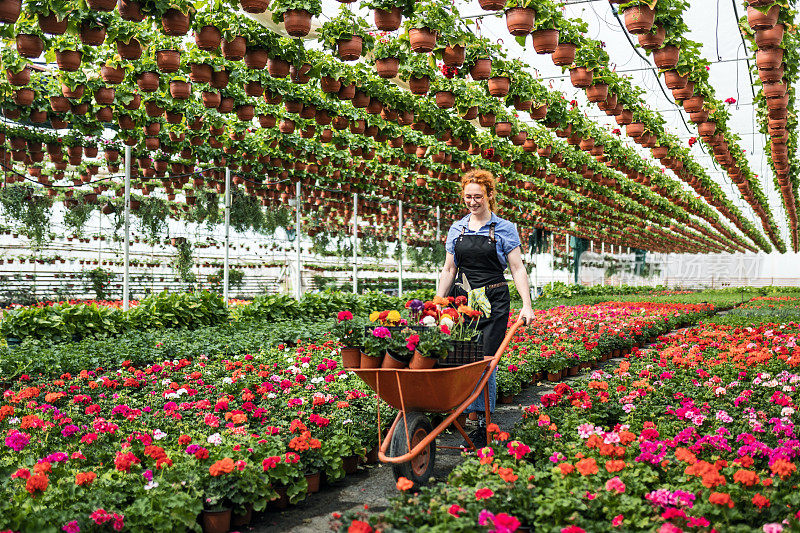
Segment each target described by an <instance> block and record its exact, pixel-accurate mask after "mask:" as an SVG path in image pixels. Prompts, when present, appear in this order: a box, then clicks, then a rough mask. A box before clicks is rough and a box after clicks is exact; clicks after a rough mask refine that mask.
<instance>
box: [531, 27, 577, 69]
mask: <svg viewBox="0 0 800 533" xmlns="http://www.w3.org/2000/svg"><path fill="white" fill-rule="evenodd" d="M532 37H533V48H534V50H536V53H537V54H552V53H553V52H555V51H556V49H557V48H558V30H555V29H541V30H536V31H534V32H533V36H532ZM570 63H572V61H570Z"/></svg>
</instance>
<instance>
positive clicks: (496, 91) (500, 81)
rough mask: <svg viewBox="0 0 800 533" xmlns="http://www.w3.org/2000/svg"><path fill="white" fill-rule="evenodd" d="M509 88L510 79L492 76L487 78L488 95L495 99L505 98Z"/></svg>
mask: <svg viewBox="0 0 800 533" xmlns="http://www.w3.org/2000/svg"><path fill="white" fill-rule="evenodd" d="M510 88H511V79H510V78H507V77H505V76H493V77H491V78H489V94H491V95H492V96H494V97H496V98H502V97H504V96H506V95H507V94H508V91H509V89H510Z"/></svg>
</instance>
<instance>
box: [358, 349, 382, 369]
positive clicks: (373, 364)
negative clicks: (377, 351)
mask: <svg viewBox="0 0 800 533" xmlns="http://www.w3.org/2000/svg"><path fill="white" fill-rule="evenodd" d="M383 359H384V357H370V356H369V355H367V354H365V353H363V352H362V353H361V364H360V365H359V367H360V368H381V365H382V363H383Z"/></svg>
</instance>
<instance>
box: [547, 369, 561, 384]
mask: <svg viewBox="0 0 800 533" xmlns="http://www.w3.org/2000/svg"><path fill="white" fill-rule="evenodd" d="M560 379H561V371H560V370H559V371H558V372H548V373H547V381H550V382H555V381H558V380H560Z"/></svg>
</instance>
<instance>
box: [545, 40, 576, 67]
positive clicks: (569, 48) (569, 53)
mask: <svg viewBox="0 0 800 533" xmlns="http://www.w3.org/2000/svg"><path fill="white" fill-rule="evenodd" d="M577 49H578V46H577V45H575V44H572V43H558V46H557V47H556V49H555V51H554V52H553V55H552V56H551V59H552V60H553V64H554V65H556V66H559V67H566V66H569V65H571V64H572V62H573V61H575V51H576V50H577Z"/></svg>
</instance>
